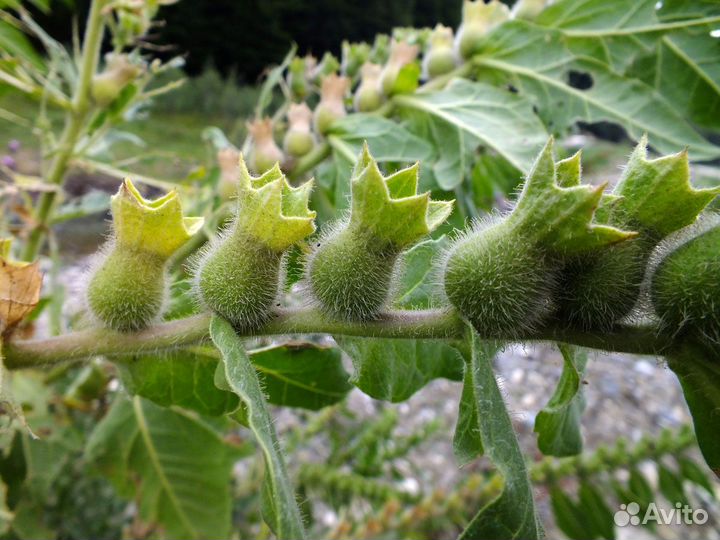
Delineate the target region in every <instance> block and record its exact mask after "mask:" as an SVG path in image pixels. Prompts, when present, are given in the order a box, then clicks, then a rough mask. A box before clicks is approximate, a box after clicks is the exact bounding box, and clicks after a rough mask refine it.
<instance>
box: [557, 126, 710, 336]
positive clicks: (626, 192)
mask: <svg viewBox="0 0 720 540" xmlns="http://www.w3.org/2000/svg"><path fill="white" fill-rule="evenodd" d="M646 145H647V141H646V140H644V139H643V140H641V141H640V143H639V144H638V146H637V148H636V149H635V151H634V152H633V154H632V156H631V157H630V160H629V162H628V165H627V166H626V167H625V170H624V172H623V176H622V178H621V179H620V181H619V182H618V183H617V185H616V186H615V189H614V190H613V193H612V194H610V195H605V196H604V198H603V199H602V200H601V202H600V207H599V208H598V211H597V219H598V221H599V222H601V223H605V224H608V225H612V226H616V227H622V228H629V229H633V230H635V231H637V233H636V236H635V238H632V239H629V240H626V241H624V242H622V243H620V244H617V245H615V246H611V247H609V248H608V249H606V250H603V251H602V252H599V253H595V254H590V255H589V256H588V255H584V256H582V257H576V258H571V259H570V260H569V261H568V263H567V264H566V266H565V268H564V269H563V276H562V278H561V287H560V289H559V299H558V300H559V302H558V303H559V309H558V316H559V318H560V319H562V320H564V321H567V322H570V323H571V324H573V325H577V326H580V327H582V328H584V329H600V330H603V329H607V328H610V327H611V326H612V325H613V324H615V323H617V322H618V321H620V320H621V319H622V318H624V317H626V316H627V315H629V314H630V313H631V310H632V309H633V307H634V306H635V305H636V304H637V302H638V299H639V297H640V292H641V284H642V282H643V280H644V278H645V269H646V267H647V264H648V262H649V260H650V255H651V253H652V250H653V248H654V247H655V246H656V245H657V243H658V242H659V241H660V240H662V238H664V237H665V236H667V235H668V234H670V233H672V232H673V231H675V230H678V229H680V228H682V227H684V226H686V225H688V224H690V223H692V222H693V221H694V220H695V218H696V216H697V214H698V213H699V212H700V211H701V210H702V208H704V207H705V205H707V204H708V203H709V202H710V201H711V200H712V198H713V197H714V196H715V194H714V191H713V190H696V189H694V188H693V187H692V186H691V185H690V182H689V177H690V171H689V167H688V158H687V153H686V152H680V153H678V154H674V155H670V156H664V157H660V158H657V159H652V160H651V159H647V152H646ZM558 170H559V171H561V176H562V177H563V181H566V180H567V181H568V182H569V185H572V184H573V181H572V180H568V179H572V178H575V177H576V176H577V175H578V174H579V170H580V161H579V156H574V157H573V158H570V159H567V160H564V161H562V162H560V163H558Z"/></svg>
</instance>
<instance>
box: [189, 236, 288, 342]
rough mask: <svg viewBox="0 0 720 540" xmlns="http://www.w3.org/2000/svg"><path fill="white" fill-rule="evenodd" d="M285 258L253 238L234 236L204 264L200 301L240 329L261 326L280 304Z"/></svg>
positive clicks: (200, 271) (198, 283)
mask: <svg viewBox="0 0 720 540" xmlns="http://www.w3.org/2000/svg"><path fill="white" fill-rule="evenodd" d="M282 255H283V254H282V252H279V253H278V252H276V251H273V250H271V249H268V248H267V247H265V246H263V245H262V244H261V243H259V242H257V241H256V240H253V239H252V238H249V237H246V236H243V235H238V234H234V235H230V236H229V237H228V238H227V239H226V240H225V241H224V242H221V243H219V244H218V246H217V248H216V249H214V250H211V251H210V252H209V254H208V256H207V259H206V260H204V261H202V262H201V263H200V269H199V271H198V274H197V289H198V292H199V293H200V298H201V299H202V301H203V302H204V303H205V304H206V305H208V306H210V307H212V309H213V311H215V313H217V314H218V315H221V316H222V317H224V318H225V319H227V320H228V321H230V323H232V324H233V325H234V326H235V327H237V328H255V327H257V326H259V325H261V324H262V323H263V322H265V321H266V320H267V319H268V318H269V317H270V314H271V312H272V308H273V306H274V304H275V303H276V301H277V296H278V289H279V283H280V277H281V275H280V274H281V266H282V265H281V262H282Z"/></svg>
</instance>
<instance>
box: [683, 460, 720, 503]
mask: <svg viewBox="0 0 720 540" xmlns="http://www.w3.org/2000/svg"><path fill="white" fill-rule="evenodd" d="M675 459H676V460H677V462H678V465H679V466H680V474H681V475H682V477H683V478H684V479H685V480H689V481H690V482H692V483H693V484H696V485H698V486H700V487H701V488H703V489H704V490H705V491H707V492H708V495H710V496H711V497H713V498H715V488H714V487H713V484H712V482H711V481H710V479H709V478H708V477H707V475H706V474H705V471H704V470H703V468H702V467H700V466H699V465H698V464H697V463H695V462H694V461H693V460H692V459H690V458H688V457H686V456H675Z"/></svg>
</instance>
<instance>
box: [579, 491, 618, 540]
mask: <svg viewBox="0 0 720 540" xmlns="http://www.w3.org/2000/svg"><path fill="white" fill-rule="evenodd" d="M578 495H579V496H580V500H579V501H578V509H579V510H580V512H581V514H582V515H583V516H584V521H585V522H586V523H588V525H589V528H590V529H591V530H592V531H593V533H594V535H595V537H599V538H606V539H607V540H614V538H615V526H614V525H613V517H614V513H613V511H612V510H611V509H610V508H609V507H608V505H607V503H606V502H605V498H604V497H603V495H602V494H601V493H600V491H599V489H598V488H597V487H595V485H593V484H591V483H590V481H588V480H587V479H583V480H581V481H580V489H579V490H578Z"/></svg>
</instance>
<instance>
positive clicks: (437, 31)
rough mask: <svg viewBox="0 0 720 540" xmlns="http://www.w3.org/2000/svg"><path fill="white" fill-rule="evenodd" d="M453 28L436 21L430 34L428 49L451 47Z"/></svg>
mask: <svg viewBox="0 0 720 540" xmlns="http://www.w3.org/2000/svg"><path fill="white" fill-rule="evenodd" d="M452 46H453V29H452V28H450V27H449V26H445V25H443V24H440V23H438V24H437V25H436V26H435V28H433V31H432V34H430V49H431V50H432V49H436V48H446V47H447V48H452Z"/></svg>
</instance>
